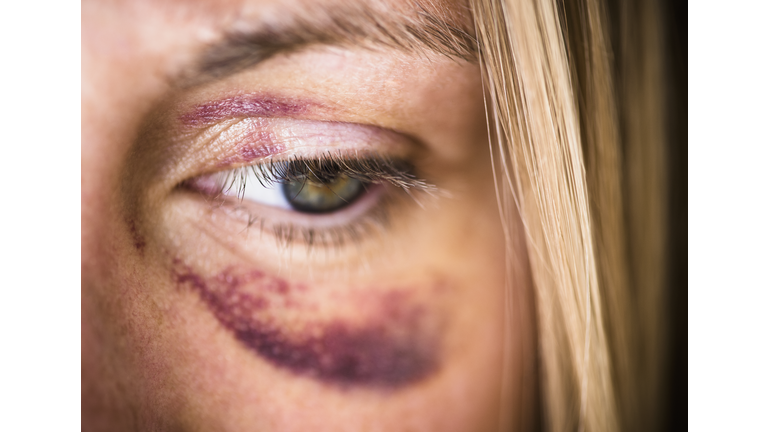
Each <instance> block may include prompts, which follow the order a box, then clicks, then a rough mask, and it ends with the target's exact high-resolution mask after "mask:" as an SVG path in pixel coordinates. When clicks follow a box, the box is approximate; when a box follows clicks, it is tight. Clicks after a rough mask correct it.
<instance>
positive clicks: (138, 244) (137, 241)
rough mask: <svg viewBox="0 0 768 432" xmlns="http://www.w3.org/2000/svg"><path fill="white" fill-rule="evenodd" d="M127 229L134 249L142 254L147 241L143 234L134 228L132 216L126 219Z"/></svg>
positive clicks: (134, 222)
mask: <svg viewBox="0 0 768 432" xmlns="http://www.w3.org/2000/svg"><path fill="white" fill-rule="evenodd" d="M128 231H129V232H130V234H131V240H132V241H133V247H134V248H135V249H136V251H138V252H139V254H142V255H143V254H144V247H145V246H146V245H147V242H146V241H145V240H144V236H142V235H141V234H140V233H139V230H138V229H137V228H136V221H135V220H133V219H132V218H131V219H129V220H128Z"/></svg>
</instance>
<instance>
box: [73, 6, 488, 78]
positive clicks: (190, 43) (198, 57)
mask: <svg viewBox="0 0 768 432" xmlns="http://www.w3.org/2000/svg"><path fill="white" fill-rule="evenodd" d="M83 11H84V12H83V17H84V20H83V21H84V23H83V35H84V39H85V41H84V45H88V44H92V45H95V46H98V45H103V46H102V51H113V50H114V48H115V46H118V50H120V49H126V50H131V49H134V50H136V49H138V50H140V51H149V52H150V53H151V52H156V53H162V55H163V56H164V57H165V60H166V61H171V62H172V63H177V64H185V66H184V69H185V75H187V76H185V77H183V79H182V80H181V81H182V82H186V83H187V84H189V83H194V82H197V81H205V80H209V79H217V78H221V77H223V76H226V75H228V74H231V73H234V72H238V71H240V70H243V69H245V68H248V67H250V66H254V65H255V64H257V63H259V62H260V61H262V60H264V59H266V58H269V57H271V56H273V55H275V54H279V53H283V52H287V51H291V50H295V49H296V48H300V47H302V46H306V45H311V44H326V45H364V46H367V47H374V46H376V45H379V46H385V47H388V48H394V49H400V50H406V51H411V52H413V51H420V52H421V53H425V52H429V53H438V54H442V55H446V56H448V57H451V58H454V59H461V60H468V61H474V59H475V58H476V47H477V45H476V41H475V40H474V37H473V36H472V34H471V33H472V32H471V28H472V26H471V24H470V23H471V18H470V14H469V12H468V8H467V7H466V6H465V5H463V4H460V3H447V2H446V3H437V2H429V3H427V4H426V5H425V4H421V3H417V2H414V1H380V0H367V1H349V0H312V1H307V0H288V1H286V0H280V1H278V0H226V1H209V0H194V1H193V0H163V1H144V0H139V1H134V2H111V3H94V2H89V3H87V4H85V5H84V7H83ZM116 35H118V36H117V37H116ZM115 39H117V40H115ZM169 54H170V56H169ZM190 56H191V57H190ZM174 57H175V58H176V59H175V60H174Z"/></svg>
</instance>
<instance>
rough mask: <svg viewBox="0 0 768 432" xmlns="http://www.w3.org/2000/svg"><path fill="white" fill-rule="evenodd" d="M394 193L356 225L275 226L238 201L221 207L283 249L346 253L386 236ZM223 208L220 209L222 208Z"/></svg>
mask: <svg viewBox="0 0 768 432" xmlns="http://www.w3.org/2000/svg"><path fill="white" fill-rule="evenodd" d="M392 195H393V194H392V193H391V192H390V193H382V194H381V197H380V198H379V202H377V203H376V204H375V205H373V206H372V207H371V208H370V209H369V210H368V211H366V212H365V213H363V214H362V215H360V216H358V217H357V218H355V219H354V220H353V221H351V222H349V223H346V224H340V225H337V226H327V227H311V226H300V225H297V224H293V223H272V222H271V221H270V220H268V218H265V217H262V216H259V215H258V214H254V213H253V212H252V210H251V209H250V208H248V207H246V206H243V205H242V204H240V203H239V202H236V201H219V200H217V201H219V203H220V204H221V207H224V208H228V210H229V211H231V212H233V213H235V214H237V216H236V217H240V218H242V219H246V218H247V225H246V227H245V230H251V229H254V228H256V229H258V231H259V234H261V233H263V232H264V231H265V230H266V231H268V232H269V233H270V234H271V235H272V236H273V237H274V238H275V240H276V242H277V244H278V246H279V247H289V246H292V245H297V244H302V245H304V246H305V247H306V248H307V249H308V250H309V251H311V250H313V249H315V248H321V249H329V250H332V249H342V248H344V247H347V246H349V245H350V244H352V245H360V244H361V243H363V240H364V239H369V238H372V237H374V236H376V235H384V234H385V232H386V229H387V228H388V227H389V222H390V211H391V208H392V207H393V206H394V205H395V204H396V203H395V202H396V201H398V199H397V198H396V197H393V196H392ZM221 207H220V208H221Z"/></svg>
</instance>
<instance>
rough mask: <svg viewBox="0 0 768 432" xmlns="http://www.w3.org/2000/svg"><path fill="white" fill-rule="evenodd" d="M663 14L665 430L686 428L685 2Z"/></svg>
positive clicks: (668, 0)
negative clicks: (666, 285)
mask: <svg viewBox="0 0 768 432" xmlns="http://www.w3.org/2000/svg"><path fill="white" fill-rule="evenodd" d="M660 3H661V5H662V8H664V12H665V16H664V18H665V21H666V22H665V29H666V35H665V37H666V41H667V46H666V48H667V49H666V69H667V76H668V78H669V80H668V81H667V85H668V95H669V98H668V99H667V101H668V113H669V118H668V123H667V125H668V130H667V132H668V134H669V140H668V142H669V152H668V154H667V157H668V161H669V166H668V168H669V180H670V182H669V185H670V190H669V192H670V193H669V200H670V202H669V229H670V236H669V239H670V245H669V250H670V263H669V264H670V270H671V271H670V273H669V290H668V293H669V305H670V309H669V311H670V323H671V329H670V330H671V332H670V337H669V344H670V345H669V347H668V349H669V354H670V369H669V381H668V390H667V391H668V397H669V399H668V400H669V410H668V412H667V414H668V418H667V422H666V424H667V428H666V430H667V431H683V430H687V429H688V2H687V1H680V0H674V1H671V0H666V1H661V2H660Z"/></svg>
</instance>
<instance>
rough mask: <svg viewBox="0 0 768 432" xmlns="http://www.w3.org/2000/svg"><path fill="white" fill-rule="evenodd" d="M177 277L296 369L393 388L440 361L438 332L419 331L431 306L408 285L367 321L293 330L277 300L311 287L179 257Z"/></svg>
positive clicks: (220, 316)
mask: <svg viewBox="0 0 768 432" xmlns="http://www.w3.org/2000/svg"><path fill="white" fill-rule="evenodd" d="M173 278H174V281H175V282H176V284H177V286H178V287H179V288H181V289H191V290H192V291H194V292H196V293H197V294H198V295H199V296H200V298H201V299H202V301H203V302H204V303H205V304H206V306H207V307H208V309H209V310H210V311H211V312H212V313H213V315H214V316H215V317H216V318H217V320H218V321H219V322H220V323H221V325H222V326H223V327H224V328H226V329H227V330H228V331H229V332H230V333H231V334H232V335H233V336H234V337H235V339H237V340H238V341H239V342H240V343H241V344H242V345H243V346H244V347H246V348H247V349H248V350H250V351H251V352H253V353H255V354H256V355H258V356H259V357H261V358H262V359H264V360H266V361H268V362H269V363H271V364H273V365H274V366H277V367H279V368H281V369H283V370H287V371H289V372H292V373H294V374H296V375H301V376H308V377H312V378H313V379H316V380H319V381H321V382H324V383H327V384H332V385H336V386H341V387H346V386H364V387H372V388H390V389H391V388H399V387H403V386H407V385H409V384H414V383H417V382H419V381H421V380H423V379H425V378H427V377H428V376H430V375H431V374H433V373H435V372H436V371H437V370H438V368H439V363H438V361H437V360H438V358H437V357H438V349H437V344H436V343H435V337H434V336H435V335H432V334H425V332H423V331H419V329H420V325H419V324H420V319H421V318H422V315H423V314H424V310H423V308H421V307H413V306H412V305H410V304H409V303H408V299H407V298H406V296H405V295H404V294H403V293H398V292H394V293H388V294H385V295H384V296H383V297H382V299H381V302H380V304H381V307H380V308H379V312H378V313H377V314H374V316H373V317H371V318H368V319H367V321H365V322H363V323H362V324H353V323H351V322H347V321H345V320H342V319H334V320H329V321H324V322H316V321H312V320H307V321H305V322H304V324H303V325H302V326H299V328H298V329H294V330H291V331H289V330H288V329H285V328H282V327H281V326H280V325H278V324H277V323H276V322H275V320H274V319H272V318H271V317H270V315H271V313H273V312H275V310H271V308H272V309H274V308H276V307H277V308H283V309H286V308H288V309H290V308H292V307H295V303H294V302H292V301H291V300H292V299H291V296H292V293H297V292H299V294H297V295H300V291H302V290H306V289H307V288H306V287H302V288H303V289H296V288H297V287H295V286H292V285H291V284H289V283H288V282H287V281H285V280H283V279H280V278H277V277H273V276H268V275H265V274H263V273H262V272H259V271H251V272H241V273H235V272H234V271H233V269H231V268H230V269H226V270H224V271H222V272H221V273H219V274H217V275H215V276H213V277H202V276H200V275H199V274H197V273H195V272H194V271H193V270H192V269H191V268H189V267H188V266H186V265H182V264H181V262H180V261H179V260H174V270H173ZM278 299H282V300H283V301H282V302H279V303H280V306H279V307H278V306H275V304H276V303H275V302H274V300H278ZM285 300H288V301H285Z"/></svg>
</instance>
